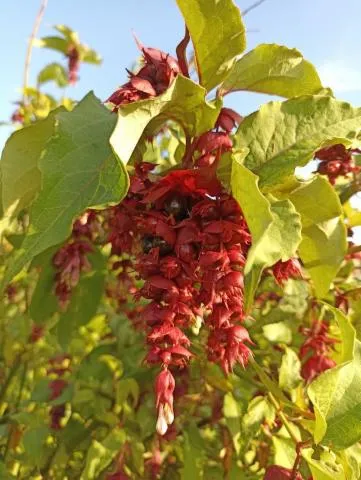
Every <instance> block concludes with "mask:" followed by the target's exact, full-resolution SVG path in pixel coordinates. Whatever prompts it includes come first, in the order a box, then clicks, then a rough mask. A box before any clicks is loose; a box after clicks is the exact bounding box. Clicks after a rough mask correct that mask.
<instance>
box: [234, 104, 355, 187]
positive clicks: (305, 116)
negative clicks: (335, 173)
mask: <svg viewBox="0 0 361 480" xmlns="http://www.w3.org/2000/svg"><path fill="white" fill-rule="evenodd" d="M360 117H361V109H359V108H352V107H351V106H350V105H349V104H348V103H345V102H340V101H338V100H335V99H334V98H332V97H325V96H307V95H306V96H302V97H298V98H292V99H290V100H286V101H284V102H270V103H267V104H266V105H263V106H262V107H261V108H260V109H259V111H257V112H255V113H252V114H251V115H249V116H248V117H246V118H245V119H244V120H243V122H242V123H241V125H240V126H239V128H238V131H237V134H236V136H237V140H238V144H239V145H240V146H241V147H248V148H249V154H248V155H247V157H246V159H245V162H244V163H245V166H246V167H247V168H249V169H250V170H252V171H253V172H254V173H256V174H257V175H258V176H259V177H260V187H261V188H262V189H272V188H275V187H276V186H277V185H280V184H281V183H282V182H284V181H285V180H286V178H287V177H288V176H290V175H292V174H293V172H294V170H295V168H296V167H298V166H302V165H306V164H307V162H308V161H309V160H310V159H311V158H312V156H313V154H314V153H315V151H316V150H318V149H319V148H320V147H321V146H322V144H323V143H325V142H326V141H327V142H328V144H330V143H332V140H333V139H334V138H337V141H335V143H339V139H340V137H341V138H343V137H345V138H354V137H355V132H356V131H357V130H358V129H359V125H360Z"/></svg>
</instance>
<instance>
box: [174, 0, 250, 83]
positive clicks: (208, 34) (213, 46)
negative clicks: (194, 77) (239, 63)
mask: <svg viewBox="0 0 361 480" xmlns="http://www.w3.org/2000/svg"><path fill="white" fill-rule="evenodd" d="M177 4H178V7H179V8H180V10H181V12H182V15H183V17H184V20H185V23H186V25H187V27H188V30H189V33H190V36H191V39H192V42H193V46H194V51H195V56H196V62H197V69H198V75H199V80H200V83H201V85H203V86H204V87H205V88H206V89H207V90H208V91H209V90H212V88H214V87H215V86H217V85H219V84H220V83H221V81H222V80H223V79H224V78H225V76H226V75H227V73H228V71H229V69H230V68H231V66H232V64H233V62H234V59H235V57H236V56H237V55H239V54H241V53H242V52H243V51H244V49H245V48H246V38H245V28H244V25H243V21H242V18H241V13H240V11H239V8H238V7H237V6H236V5H235V4H234V3H233V1H232V0H222V1H219V0H193V1H191V2H190V1H189V0H177Z"/></svg>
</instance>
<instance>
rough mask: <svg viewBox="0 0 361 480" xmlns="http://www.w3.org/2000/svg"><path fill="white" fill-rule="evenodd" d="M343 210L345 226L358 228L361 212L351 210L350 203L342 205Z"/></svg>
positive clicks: (360, 223) (360, 222)
mask: <svg viewBox="0 0 361 480" xmlns="http://www.w3.org/2000/svg"><path fill="white" fill-rule="evenodd" d="M343 209H344V212H345V215H346V217H347V226H348V227H351V228H352V227H359V226H360V225H361V211H360V210H358V209H355V208H352V206H351V204H350V202H346V203H344V204H343Z"/></svg>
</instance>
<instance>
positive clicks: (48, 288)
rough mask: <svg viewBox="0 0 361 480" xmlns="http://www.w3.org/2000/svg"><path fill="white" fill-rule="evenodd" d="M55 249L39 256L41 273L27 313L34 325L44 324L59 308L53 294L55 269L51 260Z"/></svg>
mask: <svg viewBox="0 0 361 480" xmlns="http://www.w3.org/2000/svg"><path fill="white" fill-rule="evenodd" d="M54 253H55V249H54V248H52V249H50V251H49V253H48V252H45V253H44V254H43V255H41V264H40V265H39V267H40V268H41V272H40V274H39V278H38V281H37V283H36V287H35V290H34V293H33V295H32V297H31V302H30V305H29V313H30V316H31V318H32V319H33V320H34V322H35V323H37V324H39V325H42V324H45V323H46V322H47V321H48V320H50V318H51V317H52V316H53V315H54V313H55V312H56V311H57V310H58V308H59V302H58V298H57V297H56V295H55V293H54V288H55V269H54V267H53V265H52V258H53V255H54Z"/></svg>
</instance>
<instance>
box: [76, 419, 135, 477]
mask: <svg viewBox="0 0 361 480" xmlns="http://www.w3.org/2000/svg"><path fill="white" fill-rule="evenodd" d="M125 441H126V434H125V431H124V430H120V429H119V428H115V429H114V430H112V431H111V432H110V433H109V434H108V435H107V436H106V437H105V439H104V440H103V441H102V442H101V443H100V442H98V441H97V440H93V442H92V445H91V447H90V448H89V450H88V453H87V457H86V464H85V468H84V470H83V472H82V474H81V476H80V480H95V479H97V478H99V475H100V473H101V472H102V471H103V470H104V469H105V468H106V467H107V466H108V465H109V464H110V463H111V461H112V460H113V458H114V457H115V456H116V455H117V453H119V451H120V450H121V447H122V445H124V443H125Z"/></svg>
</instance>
